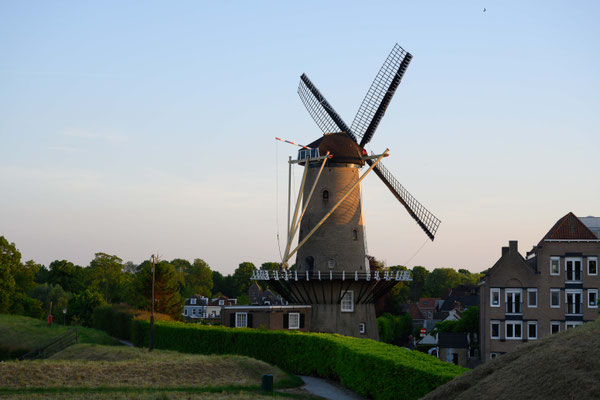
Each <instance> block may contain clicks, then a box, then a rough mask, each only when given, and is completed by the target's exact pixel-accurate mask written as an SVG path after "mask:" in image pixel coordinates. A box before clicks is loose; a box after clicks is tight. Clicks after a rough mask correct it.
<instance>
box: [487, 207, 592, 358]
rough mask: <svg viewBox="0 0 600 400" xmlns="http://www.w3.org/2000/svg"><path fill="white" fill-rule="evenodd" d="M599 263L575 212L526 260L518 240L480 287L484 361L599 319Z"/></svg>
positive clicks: (589, 220) (589, 233) (505, 249)
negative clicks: (527, 343) (529, 342)
mask: <svg viewBox="0 0 600 400" xmlns="http://www.w3.org/2000/svg"><path fill="white" fill-rule="evenodd" d="M598 220H599V219H598V218H593V217H587V218H586V219H585V220H584V221H585V222H586V223H588V224H592V223H597V222H598ZM599 258H600V239H599V238H598V236H597V235H596V234H594V232H592V230H590V229H589V228H588V227H587V226H586V224H584V223H583V222H582V221H581V220H580V219H579V218H577V217H576V216H575V215H574V214H573V213H569V214H567V215H565V216H564V217H562V218H561V219H559V220H558V221H557V222H556V224H554V226H553V227H552V229H550V231H548V233H547V234H546V235H545V236H544V237H543V238H542V240H540V242H539V243H538V244H537V245H536V246H534V247H533V249H532V250H531V251H529V252H528V253H527V255H526V257H523V256H522V255H521V254H520V253H519V251H518V248H517V242H516V241H510V242H509V245H508V247H503V248H502V255H501V257H500V259H499V260H498V261H497V262H496V264H494V266H493V267H492V268H491V269H490V271H489V272H488V274H487V276H486V277H485V278H484V280H482V282H480V284H479V285H480V292H479V293H480V299H481V300H480V310H481V315H480V333H481V341H480V343H481V355H482V359H483V361H484V362H485V361H487V360H490V359H492V358H495V357H496V356H498V355H500V354H503V353H508V352H510V351H512V350H514V349H515V347H517V346H518V345H519V344H521V343H523V342H527V341H529V340H538V339H541V338H543V337H545V336H548V335H552V334H555V333H558V332H560V331H562V330H564V329H569V328H572V327H575V326H577V325H581V324H583V323H585V322H588V321H592V320H594V319H596V318H597V317H598V291H599V289H600V275H599V273H598V259H599Z"/></svg>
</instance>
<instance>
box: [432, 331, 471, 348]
mask: <svg viewBox="0 0 600 400" xmlns="http://www.w3.org/2000/svg"><path fill="white" fill-rule="evenodd" d="M467 335H468V334H467V333H465V332H440V333H439V334H438V346H439V347H444V348H449V347H451V348H454V349H457V348H469V340H468V338H467Z"/></svg>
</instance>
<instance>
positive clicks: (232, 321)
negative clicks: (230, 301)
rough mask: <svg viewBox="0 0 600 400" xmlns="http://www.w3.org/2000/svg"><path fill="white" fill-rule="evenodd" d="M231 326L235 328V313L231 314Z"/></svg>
mask: <svg viewBox="0 0 600 400" xmlns="http://www.w3.org/2000/svg"><path fill="white" fill-rule="evenodd" d="M229 326H230V327H232V328H235V313H231V314H229Z"/></svg>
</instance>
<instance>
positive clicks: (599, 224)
mask: <svg viewBox="0 0 600 400" xmlns="http://www.w3.org/2000/svg"><path fill="white" fill-rule="evenodd" d="M579 220H580V221H581V222H583V224H584V225H585V226H587V227H588V228H589V229H590V231H592V232H593V233H594V235H596V236H598V238H600V217H592V216H589V217H579Z"/></svg>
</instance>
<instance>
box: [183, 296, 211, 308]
mask: <svg viewBox="0 0 600 400" xmlns="http://www.w3.org/2000/svg"><path fill="white" fill-rule="evenodd" d="M192 299H196V304H192V302H191V300H192ZM185 305H186V306H206V305H208V299H207V298H206V297H202V296H199V295H194V296H192V297H189V298H187V299H185Z"/></svg>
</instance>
